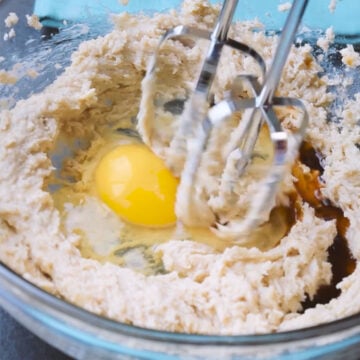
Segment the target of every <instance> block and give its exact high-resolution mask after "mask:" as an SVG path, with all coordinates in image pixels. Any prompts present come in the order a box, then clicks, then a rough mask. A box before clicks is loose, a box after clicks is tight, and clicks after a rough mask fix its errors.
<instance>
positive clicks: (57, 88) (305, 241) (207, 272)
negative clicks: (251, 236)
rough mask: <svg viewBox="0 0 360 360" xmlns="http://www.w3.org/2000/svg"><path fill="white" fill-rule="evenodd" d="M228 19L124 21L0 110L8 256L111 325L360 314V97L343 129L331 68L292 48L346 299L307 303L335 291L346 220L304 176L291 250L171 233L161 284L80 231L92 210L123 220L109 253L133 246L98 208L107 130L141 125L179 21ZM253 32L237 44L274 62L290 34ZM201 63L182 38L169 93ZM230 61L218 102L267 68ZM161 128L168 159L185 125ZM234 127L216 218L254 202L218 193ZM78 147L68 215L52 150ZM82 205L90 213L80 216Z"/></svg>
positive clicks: (291, 72) (175, 49)
mask: <svg viewBox="0 0 360 360" xmlns="http://www.w3.org/2000/svg"><path fill="white" fill-rule="evenodd" d="M216 16H217V10H216V9H215V8H213V7H211V6H210V5H208V4H207V3H206V2H203V1H186V2H185V4H184V6H183V9H182V11H181V12H180V13H177V12H174V11H172V12H171V13H170V14H160V15H156V16H154V17H146V16H139V17H135V16H130V15H127V14H122V15H120V16H117V17H115V20H114V21H115V24H116V26H115V30H114V31H113V32H111V33H110V34H108V35H106V36H104V37H99V38H97V39H95V40H91V41H87V42H84V43H83V44H82V45H81V46H80V48H79V50H78V51H76V52H75V53H74V55H73V57H72V64H71V66H70V67H68V68H67V69H66V70H65V72H64V73H63V75H61V76H60V77H59V78H58V79H57V80H56V81H55V82H54V83H53V84H52V85H51V86H49V87H48V88H47V89H46V90H45V91H43V92H42V93H41V94H37V95H33V96H31V97H30V98H29V99H27V100H24V101H19V102H18V103H17V105H16V106H15V107H14V108H13V109H12V110H7V111H3V112H2V113H1V116H0V143H1V149H2V151H1V152H0V169H1V171H0V198H1V202H0V259H1V261H2V262H4V263H5V264H7V265H9V266H10V267H11V268H13V269H14V270H15V271H16V272H18V273H19V274H21V275H22V276H23V277H24V278H26V279H28V280H30V281H32V282H33V283H35V284H37V285H38V286H40V287H42V288H44V289H45V290H47V291H49V292H50V293H52V294H54V295H56V296H58V297H60V298H63V299H65V300H67V301H70V302H72V303H74V304H77V305H79V306H81V307H83V308H85V309H87V310H89V311H92V312H95V313H97V314H100V315H103V316H105V317H109V318H112V319H116V320H118V321H122V322H126V323H130V324H135V325H138V326H144V327H148V328H156V329H164V330H169V331H180V332H190V333H202V334H249V333H266V332H274V331H282V330H287V329H293V328H299V327H303V326H310V325H315V324H318V323H321V322H326V321H332V320H335V319H338V318H341V317H343V316H346V315H350V314H353V313H355V312H358V311H359V310H360V299H359V296H360V295H359V294H360V274H359V267H358V266H357V260H358V259H359V257H360V246H359V242H358V241H357V234H358V231H359V228H360V223H359V222H360V220H359V219H360V201H359V193H360V192H359V191H360V189H359V187H360V184H359V181H358V179H359V176H360V174H359V166H358V164H359V161H358V160H359V150H358V148H357V147H356V145H355V144H356V143H358V141H359V128H358V127H357V126H354V122H356V114H357V113H359V110H360V109H358V107H359V105H358V104H359V102H360V100H359V99H358V98H356V99H355V100H354V101H350V102H349V103H348V104H347V106H346V108H345V109H344V112H343V113H342V114H341V116H340V118H339V123H338V124H332V123H328V122H327V120H326V116H327V114H326V111H325V109H324V108H325V106H326V105H328V103H329V102H331V100H332V96H331V95H330V94H327V92H326V84H325V83H324V81H323V80H321V79H319V78H318V75H317V74H318V72H319V70H320V68H319V66H318V65H316V63H315V62H314V60H313V59H312V57H311V55H310V52H311V48H310V47H309V46H302V47H299V48H296V49H295V48H294V49H293V51H292V53H291V55H290V58H289V61H288V64H287V67H286V69H285V71H284V76H283V79H282V81H281V84H280V87H279V92H281V94H283V95H284V96H293V97H297V98H300V99H302V100H303V101H304V103H305V104H306V106H307V109H308V111H309V115H310V119H311V121H310V126H309V129H308V133H307V138H306V140H307V141H308V142H309V143H311V144H312V146H313V147H314V148H315V149H316V150H317V151H318V152H319V153H321V154H322V157H323V160H322V165H323V167H324V172H323V174H322V181H323V182H324V184H323V185H322V186H320V189H319V188H317V187H316V186H315V189H316V190H317V192H318V193H317V195H318V197H321V196H323V197H324V198H326V199H329V200H331V202H332V203H333V204H334V205H336V206H338V207H340V208H341V209H342V211H343V213H344V216H345V217H346V218H347V219H348V220H349V224H347V226H346V229H345V230H346V231H345V232H346V238H347V240H348V246H349V250H350V252H351V256H352V257H353V259H354V260H356V266H355V269H352V270H353V272H352V273H351V274H350V275H349V276H347V277H345V278H344V279H343V280H341V281H340V282H339V283H338V284H337V287H338V289H340V290H341V294H340V295H339V296H338V297H335V298H333V299H332V300H331V301H330V302H327V303H325V304H317V305H316V306H314V305H313V306H310V307H309V308H308V309H306V310H305V311H304V312H303V311H302V310H303V309H302V303H304V301H305V300H306V298H309V299H312V298H313V297H314V296H315V294H316V293H317V291H318V289H319V288H320V287H321V286H322V285H326V284H329V283H330V282H331V279H332V268H331V263H330V262H329V261H328V249H329V247H330V246H331V245H332V243H333V241H334V238H335V236H336V234H337V232H339V230H337V229H336V224H335V220H329V221H326V220H325V219H324V218H322V217H319V216H316V214H315V213H316V211H317V210H316V207H317V206H318V205H319V203H317V201H318V199H315V200H314V203H315V206H314V205H313V204H311V201H303V200H302V197H300V196H295V193H296V192H295V189H300V188H301V186H302V185H301V181H300V175H299V176H298V175H296V176H297V178H298V180H297V179H296V178H295V177H293V176H292V175H290V174H289V175H288V176H287V178H286V179H285V182H284V186H283V189H282V192H281V194H279V196H278V199H277V202H278V206H279V207H281V206H282V207H285V209H288V210H289V209H290V208H291V207H292V208H295V209H296V211H295V212H296V216H295V219H296V222H295V223H294V224H292V223H291V226H289V228H288V229H287V230H286V231H285V232H284V233H283V234H282V235H281V240H280V241H279V239H278V240H276V241H275V242H274V243H271V244H270V246H269V241H270V240H269V239H268V238H267V233H268V232H269V231H268V232H263V233H260V235H259V236H258V238H257V241H256V242H255V244H256V245H257V247H252V246H248V247H241V246H237V245H233V244H231V243H224V242H223V241H220V242H218V243H216V241H215V243H214V244H215V245H214V246H213V245H212V244H211V243H210V241H209V242H206V241H193V240H191V237H189V238H188V239H184V238H180V239H179V238H178V237H177V236H175V235H174V237H173V238H171V236H172V235H171V234H170V235H166V236H165V238H166V239H165V240H166V241H165V240H164V239H162V240H161V241H158V240H156V241H153V242H152V250H153V251H152V255H151V256H154V257H156V261H159V262H160V265H161V267H162V268H161V271H159V270H157V271H155V270H154V271H153V272H152V273H150V275H149V274H144V273H143V272H141V271H137V270H136V269H134V266H132V267H131V266H123V264H122V263H120V264H117V263H116V261H112V259H111V258H110V257H108V258H106V256H105V255H106V251H105V253H104V254H105V255H104V256H105V258H102V257H101V256H100V255H99V258H96V257H94V256H92V258H91V256H89V253H86V244H89V242H90V243H91V241H90V240H89V239H86V233H84V231H83V232H79V231H78V229H77V227H80V224H81V223H82V219H83V218H81V217H80V215H81V214H82V213H83V214H85V215H84V217H86V216H88V215H89V212H87V209H89V207H86V204H90V205H89V206H93V208H91V209H95V210H92V212H91V213H92V214H95V215H96V216H94V218H92V219H90V220H89V221H90V222H91V223H93V222H96V221H99V227H100V228H101V226H102V224H107V225H108V224H110V225H109V227H108V228H106V231H104V241H105V240H106V239H107V240H106V241H108V246H115V245H114V244H115V243H116V241H118V242H119V241H120V242H121V240H120V239H116V234H117V233H118V232H120V231H121V229H122V227H123V226H125V225H123V224H121V223H119V222H118V220H116V218H114V214H112V213H111V212H110V211H109V210H108V209H106V208H105V207H104V206H101V204H100V205H99V203H98V202H96V201H95V200H94V197H92V194H91V192H90V190H89V189H90V188H91V180H89V179H90V177H91V176H90V175H89V174H90V173H91V170H92V169H93V168H92V167H91V166H92V165H91V164H93V161H94V159H95V158H96V154H98V153H101V151H102V150H101V149H103V147H106V146H107V145H106V139H107V137H106V131H107V130H106V129H109V128H118V127H121V128H133V127H134V125H133V121H132V120H134V118H135V117H136V116H137V114H138V111H139V102H140V98H141V81H142V79H143V77H144V74H145V70H146V68H147V63H148V60H149V56H150V55H151V53H152V51H153V49H154V48H155V46H156V45H157V43H158V39H159V37H160V35H161V34H162V33H163V32H164V31H165V30H166V29H167V28H169V27H173V26H175V25H177V24H186V25H189V26H200V27H203V28H207V29H210V28H211V27H212V25H213V24H214V21H215V19H216ZM254 26H259V25H257V24H254V23H251V24H238V25H235V26H234V28H233V30H232V36H234V37H235V38H238V36H239V35H241V41H243V42H247V43H249V44H251V45H253V46H254V47H255V48H256V50H257V51H259V53H260V54H261V55H262V56H263V57H264V58H265V59H266V61H267V62H268V63H269V61H270V59H271V56H272V53H273V51H274V49H275V46H276V39H277V38H276V37H275V38H273V37H266V36H265V35H264V34H263V33H262V32H261V31H252V30H253V28H254ZM201 54H202V52H201V48H199V47H196V46H195V47H192V46H188V45H187V44H186V43H179V42H169V44H168V51H167V52H166V53H165V54H164V56H163V62H164V67H165V70H164V73H163V75H162V76H163V79H162V80H163V81H162V82H161V83H162V86H163V89H162V90H163V93H164V94H166V93H167V89H174V86H173V84H174V82H176V84H177V85H178V86H177V88H178V91H179V92H180V93H181V92H182V91H184V89H185V88H186V87H185V85H186V86H187V84H188V83H189V82H190V81H192V80H194V78H195V76H196V71H194V69H195V68H196V67H197V65H198V64H199V60H200V57H201ZM225 56H226V57H225V60H224V62H223V64H222V65H220V74H221V76H219V78H218V79H217V83H216V91H215V95H216V100H217V99H221V97H222V96H223V93H224V91H226V90H227V89H228V88H229V86H230V84H231V81H232V79H233V76H234V74H238V73H242V72H246V73H248V72H255V73H257V71H258V70H257V69H255V68H254V64H253V63H252V61H251V60H250V59H248V58H246V57H243V56H242V55H239V54H237V53H234V52H231V51H227V52H226V54H225ZM181 65H182V66H181ZM180 68H181V71H180ZM245 69H246V70H245ZM170 74H171V76H170ZM175 89H176V88H175ZM171 91H172V90H171ZM168 93H169V92H168ZM279 116H280V117H281V119H282V121H283V124H284V126H287V127H288V128H289V129H290V128H292V127H296V126H297V124H296V121H297V116H296V113H295V114H293V113H292V112H291V111H284V112H283V113H281V114H279ZM162 119H163V118H162ZM148 120H151V119H148ZM162 125H166V126H162V127H161V128H160V127H159V124H156V123H155V124H154V123H153V122H151V121H148V122H146V124H144V123H142V124H140V125H139V126H140V127H141V126H147V129H146V131H144V133H146V134H148V135H149V137H148V140H149V141H146V139H145V141H146V142H147V143H149V144H150V146H151V147H152V149H153V151H154V152H156V153H157V154H158V155H159V156H161V157H166V156H167V150H168V148H169V144H170V141H171V139H172V136H173V134H174V132H175V131H176V121H175V122H173V123H171V119H168V123H167V124H162ZM143 129H144V128H143ZM221 131H223V133H220V136H219V137H217V138H214V139H213V142H212V143H211V145H210V146H211V147H210V149H209V156H210V157H212V158H213V159H214V162H213V163H211V164H210V165H209V166H207V167H205V168H204V169H202V174H203V175H202V176H204V182H203V192H202V193H203V194H205V195H204V196H205V197H206V199H208V200H209V203H208V204H209V206H210V207H211V209H212V212H213V213H215V214H216V216H218V217H220V218H221V217H224V218H225V219H230V220H231V219H232V218H236V217H238V216H240V215H241V211H238V210H237V209H242V208H243V206H244V204H245V206H246V201H248V200H247V199H248V198H249V193H247V192H244V193H242V192H241V191H240V190H238V191H237V192H238V195H239V198H238V199H237V200H236V201H235V204H233V207H231V208H226V206H225V205H226V203H224V202H222V201H221V198H219V197H218V193H217V185H218V184H217V182H216V179H217V178H218V175H219V173H218V170H217V169H218V164H219V162H221V159H219V157H218V156H217V154H218V152H219V150H220V149H221V146H220V145H221V141H222V140H221V139H222V136H226V133H227V131H229V128H227V127H224V128H223V129H222V130H221ZM75 138H76V139H83V140H84V143H85V145H84V146H85V149H84V150H81V151H79V152H78V153H77V154H76V156H75V157H74V158H73V159H69V160H67V161H66V162H65V163H64V173H65V174H66V175H69V174H70V175H71V176H72V177H73V179H72V181H73V183H72V184H70V185H69V184H67V185H66V184H65V185H66V186H68V187H69V186H70V187H71V191H69V192H68V193H67V195H68V196H70V195H71V194H75V195H74V196H75V197H76V196H78V197H79V198H80V200H79V201H78V202H76V201H75V200H71V199H69V198H67V199H65V200H62V202H63V203H66V204H65V205H64V204H62V205H64V206H65V208H63V207H62V206H57V202H58V199H57V197H56V194H50V192H49V191H48V184H51V181H52V179H53V177H54V176H53V164H52V163H51V160H50V155H51V154H53V152H55V153H56V149H57V147H58V146H59V145H58V144H59V143H60V142H61V141H65V143H66V141H69V142H71V141H72V140H73V139H75ZM64 139H65V140H64ZM87 165H89V166H88V167H87ZM86 169H87V170H86ZM297 170H298V172H300V174H303V176H304V177H306V176H310V178H311V176H312V175H311V174H313V172H312V170H311V169H310V168H309V167H308V166H306V165H304V164H302V165H301V164H298V167H297ZM248 191H250V192H252V191H253V190H252V189H249V190H248ZM291 194H292V195H291ZM291 196H293V198H292V199H291ZM72 202H73V204H72ZM309 204H310V205H309ZM55 205H56V206H55ZM59 209H60V210H59ZM74 209H75V210H76V209H77V210H79V209H80V210H81V211H80V212H76V211H75V213H76V214H77V215H73V210H74ZM289 211H290V210H289ZM79 214H80V215H79ZM77 216H79V217H77ZM103 221H104V222H103ZM105 221H106V222H105ZM85 225H86V224H85ZM107 225H106V226H107ZM92 226H93V228H94V229H95V225H93V224H92ZM95 232H96V231H95V230H94V231H92V232H91V231H89V233H92V234H94V233H95ZM114 234H115V235H114ZM88 235H89V234H88ZM90 235H91V234H90ZM90 235H89V236H88V237H90ZM99 236H100V235H99ZM167 236H170V238H168V237H167ZM114 237H115V239H114ZM159 237H161V236H160V235H159ZM194 237H195V238H196V236H194ZM205 237H206V236H205ZM259 237H260V239H259ZM105 238H106V239H105ZM219 243H220V244H222V245H221V246H219ZM84 244H85V245H84ZM94 246H95V245H94ZM102 251H104V249H101V250H99V251H98V252H99V253H101V252H102ZM93 252H94V251H93ZM90 253H91V252H90ZM104 259H105V260H104ZM128 260H129V259H128ZM129 261H130V260H129ZM154 261H155V260H154ZM125 262H126V261H125ZM157 269H158V268H157Z"/></svg>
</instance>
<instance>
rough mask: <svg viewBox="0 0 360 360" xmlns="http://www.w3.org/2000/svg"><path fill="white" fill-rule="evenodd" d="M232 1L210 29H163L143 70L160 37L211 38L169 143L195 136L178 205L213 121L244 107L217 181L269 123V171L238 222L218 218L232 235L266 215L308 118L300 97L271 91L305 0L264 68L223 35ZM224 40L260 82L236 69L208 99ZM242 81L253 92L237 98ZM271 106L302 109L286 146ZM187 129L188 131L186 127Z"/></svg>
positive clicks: (188, 195)
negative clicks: (218, 94)
mask: <svg viewBox="0 0 360 360" xmlns="http://www.w3.org/2000/svg"><path fill="white" fill-rule="evenodd" d="M237 3H238V1H234V0H225V1H224V3H223V6H222V9H221V12H220V15H219V18H218V22H217V24H216V26H215V28H214V30H213V32H211V33H210V32H208V31H205V30H201V29H196V28H189V27H186V26H178V27H175V28H173V29H171V30H169V31H167V32H166V33H165V35H164V36H163V38H162V39H161V41H160V43H159V46H158V50H157V52H156V53H155V56H154V58H153V62H152V64H151V66H150V69H149V72H148V76H150V77H151V76H153V75H154V74H155V71H156V67H157V56H158V52H159V49H160V48H161V46H162V45H163V43H164V42H165V41H167V40H169V39H176V38H179V37H184V36H185V37H191V38H200V39H206V40H209V41H210V45H209V47H208V51H207V55H206V58H205V60H204V62H203V64H202V68H201V72H200V76H199V79H198V81H197V84H196V86H195V89H194V91H193V92H192V94H191V96H190V98H189V99H188V100H187V102H186V104H185V108H184V110H183V111H184V115H183V116H182V121H181V123H180V129H179V131H178V132H177V134H176V135H175V138H174V139H173V140H172V142H171V146H172V147H174V148H175V149H176V148H177V147H178V148H180V147H184V144H183V143H181V142H183V141H184V140H183V139H184V138H185V139H186V138H189V137H191V136H195V137H196V143H194V144H195V145H193V146H192V148H191V151H188V152H187V157H186V160H185V165H184V168H183V171H182V174H181V182H180V185H179V187H180V188H182V189H183V190H184V191H183V192H182V194H184V198H183V199H181V203H182V204H181V205H182V207H184V206H185V211H186V207H187V206H188V207H189V206H190V205H191V201H193V198H194V196H193V195H194V194H193V192H194V183H195V178H196V171H197V169H198V167H199V164H200V161H201V157H202V154H203V152H204V150H205V148H206V145H207V142H208V140H209V136H210V133H211V131H212V129H213V128H214V127H215V126H218V125H219V124H220V123H222V122H223V121H225V120H226V119H228V118H229V117H230V116H231V115H232V114H233V113H235V112H239V111H241V112H244V111H248V112H249V114H248V116H246V117H244V119H243V120H242V121H240V124H239V127H238V128H237V129H236V130H235V133H234V134H233V135H232V136H231V141H230V139H229V143H228V144H227V145H226V149H225V150H224V151H225V152H226V154H227V161H226V165H225V168H224V171H223V175H222V178H221V186H225V185H226V182H230V183H231V182H235V181H237V180H238V179H239V177H240V176H242V175H243V174H244V173H245V171H246V169H247V167H248V165H249V163H250V162H251V158H252V154H253V151H254V146H255V143H256V141H257V138H258V136H259V132H260V129H261V127H262V125H263V124H264V123H265V124H266V125H267V126H268V128H269V131H270V139H271V142H272V144H273V148H274V156H273V161H272V165H271V167H270V170H269V172H268V175H267V176H266V178H265V179H264V180H263V182H262V183H261V184H260V188H259V191H258V192H257V193H256V194H255V195H254V199H253V201H252V204H251V207H250V209H249V211H248V213H247V216H246V217H245V219H244V220H243V221H242V222H241V223H240V224H236V225H235V226H232V227H228V226H226V227H225V226H222V225H221V224H217V228H218V229H221V230H222V231H221V232H220V233H221V234H225V236H226V237H236V236H237V235H238V234H239V233H244V232H248V231H250V230H252V229H254V228H255V227H257V226H259V225H261V224H262V223H263V222H265V221H266V220H267V219H268V216H269V214H270V211H271V209H272V208H273V206H274V203H275V197H276V193H277V189H278V186H279V184H280V183H281V181H282V179H283V176H284V172H285V170H286V168H287V165H288V162H289V159H290V158H291V156H290V155H291V154H289V152H294V150H296V151H297V150H298V147H299V145H300V143H301V141H302V139H303V135H304V133H305V129H306V126H307V123H308V115H307V112H306V109H305V107H304V105H303V103H302V102H301V101H300V100H299V99H293V98H285V97H276V96H274V94H275V91H276V89H277V87H278V84H279V81H280V79H281V74H282V70H283V67H284V65H285V62H286V60H287V57H288V54H289V52H290V49H291V46H292V44H293V42H294V39H295V35H296V31H297V28H298V25H299V23H300V21H301V18H302V16H303V13H304V11H305V8H306V6H307V3H308V0H294V2H293V4H292V7H291V9H290V12H289V14H288V16H287V19H286V23H285V26H284V28H283V30H282V32H281V36H280V39H279V45H278V47H277V49H276V53H275V56H274V58H273V61H272V64H271V67H270V69H269V70H268V71H266V66H265V62H264V60H263V59H262V57H261V56H260V55H259V54H258V53H257V52H256V51H255V50H254V49H252V48H251V47H249V46H248V45H246V44H243V43H241V42H238V41H235V40H233V39H231V38H229V37H228V32H229V28H230V25H231V22H232V19H233V16H234V12H235V10H236V7H237ZM224 46H228V47H231V48H233V49H235V50H239V51H241V52H243V53H245V54H247V55H249V56H251V57H252V58H253V59H254V60H255V61H256V62H257V64H258V65H259V67H260V69H261V72H262V78H263V79H264V80H263V82H262V83H261V82H260V81H259V79H258V78H257V77H255V76H252V75H239V76H237V77H236V78H235V79H234V82H233V86H232V90H231V91H230V92H229V93H228V94H227V96H226V97H225V99H224V100H222V101H221V102H219V103H217V104H215V105H212V94H211V87H212V84H213V80H214V78H215V74H216V71H217V66H218V63H219V60H220V57H221V53H222V49H223V48H224ZM244 85H246V86H247V87H248V88H249V87H250V89H251V91H252V95H253V97H252V98H246V99H241V98H240V97H239V96H238V94H239V89H241V88H243V86H244ZM204 103H206V104H207V105H208V107H209V110H208V112H207V114H205V116H204V114H203V113H201V111H200V112H199V108H201V107H202V105H201V104H204ZM274 106H292V107H297V108H299V109H300V110H301V112H302V120H301V122H300V126H299V128H298V129H297V131H296V132H295V133H294V144H292V146H291V148H290V146H289V135H288V133H287V132H286V131H284V129H283V128H282V126H281V124H280V121H279V120H278V118H277V116H276V114H275V112H274V109H273V107H274ZM194 122H197V124H196V126H194ZM190 129H196V134H194V133H193V132H194V130H190ZM191 131H192V133H190V132H191ZM234 164H235V166H236V169H237V176H236V177H235V178H234V176H233V174H230V170H229V169H230V168H231V167H233V166H234ZM178 200H179V199H178Z"/></svg>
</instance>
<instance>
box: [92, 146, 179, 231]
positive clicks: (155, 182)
mask: <svg viewBox="0 0 360 360" xmlns="http://www.w3.org/2000/svg"><path fill="white" fill-rule="evenodd" d="M95 184H96V190H97V192H98V195H99V196H100V198H101V200H102V201H103V202H104V203H105V204H107V206H109V207H110V208H111V209H112V210H113V211H114V212H115V213H116V214H118V215H119V216H120V217H121V218H122V219H124V220H125V221H127V222H130V223H132V224H135V225H141V226H148V227H165V226H169V225H171V224H173V223H174V222H175V221H176V215H175V199H176V189H177V186H178V179H177V178H175V177H174V176H173V175H172V173H171V172H170V171H169V170H168V169H167V168H166V166H165V164H164V162H163V161H162V160H161V159H160V158H159V157H157V156H156V155H155V154H154V153H153V152H152V151H151V150H150V149H149V148H148V147H147V146H146V145H144V144H137V143H133V144H126V145H119V146H118V147H116V148H115V149H113V150H111V151H110V152H108V153H107V154H106V155H105V156H104V157H103V158H102V159H101V160H100V162H99V164H98V166H97V168H96V170H95Z"/></svg>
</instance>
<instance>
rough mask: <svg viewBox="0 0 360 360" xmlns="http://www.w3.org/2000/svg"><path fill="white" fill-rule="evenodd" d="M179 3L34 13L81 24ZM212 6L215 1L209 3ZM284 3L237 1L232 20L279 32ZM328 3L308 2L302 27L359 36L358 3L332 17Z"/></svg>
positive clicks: (105, 4) (38, 6)
mask: <svg viewBox="0 0 360 360" xmlns="http://www.w3.org/2000/svg"><path fill="white" fill-rule="evenodd" d="M181 2H182V1H181V0H151V1H150V0H129V2H128V4H127V5H122V4H121V2H120V1H118V0H76V1H74V0H62V1H54V0H37V1H36V2H35V9H34V12H35V13H36V14H37V15H38V16H39V17H41V18H50V19H52V20H59V21H62V20H68V21H83V20H86V18H90V17H94V16H100V15H106V14H108V13H112V12H116V13H119V12H123V11H127V12H139V11H143V12H153V11H164V10H166V9H169V8H172V7H175V8H176V7H179V6H180V4H181ZM212 2H216V1H212ZM285 2H286V1H284V0H243V1H241V0H240V1H239V4H238V8H237V11H236V15H235V17H236V19H238V20H250V19H254V18H255V17H257V18H259V19H260V20H261V21H262V22H263V23H264V24H265V25H266V26H267V28H269V29H276V30H278V29H281V28H282V26H283V24H284V21H285V17H286V14H287V13H286V12H279V11H278V5H279V4H282V3H285ZM329 4H330V0H310V1H309V5H308V8H307V10H306V13H305V16H304V25H306V26H308V27H310V28H311V29H316V30H317V29H322V30H324V29H326V28H328V27H329V26H333V27H334V31H335V32H336V33H337V34H345V35H356V34H359V33H360V21H359V16H360V0H337V6H336V10H335V12H334V13H331V12H330V11H329Z"/></svg>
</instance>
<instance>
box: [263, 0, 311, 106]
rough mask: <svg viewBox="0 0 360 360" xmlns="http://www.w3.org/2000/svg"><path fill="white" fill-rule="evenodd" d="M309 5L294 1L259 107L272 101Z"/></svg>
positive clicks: (299, 0)
mask: <svg viewBox="0 0 360 360" xmlns="http://www.w3.org/2000/svg"><path fill="white" fill-rule="evenodd" d="M307 3H308V0H294V2H293V4H292V7H291V9H290V13H289V15H288V16H287V18H286V22H285V25H284V28H283V30H282V32H281V36H280V39H279V44H278V46H277V49H276V52H275V55H274V58H273V62H272V64H271V67H270V69H269V71H268V73H267V76H266V79H265V81H264V85H263V88H262V90H261V93H260V94H259V96H257V97H256V106H257V107H262V106H263V105H267V104H270V103H271V101H272V98H273V96H274V93H275V91H276V88H277V86H278V84H279V82H280V78H281V74H282V71H283V69H284V66H285V63H286V60H287V57H288V54H289V52H290V49H291V46H292V44H293V41H294V38H295V34H296V31H297V28H298V26H299V24H300V21H301V19H302V16H303V14H304V12H305V9H306V6H307Z"/></svg>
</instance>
